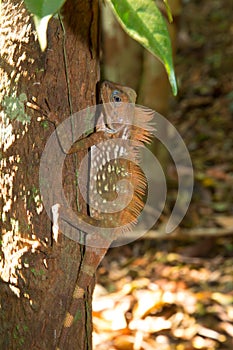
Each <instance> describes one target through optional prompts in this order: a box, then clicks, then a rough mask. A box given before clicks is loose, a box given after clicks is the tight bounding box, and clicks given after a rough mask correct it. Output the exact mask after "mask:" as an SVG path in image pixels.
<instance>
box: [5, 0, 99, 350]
mask: <svg viewBox="0 0 233 350" xmlns="http://www.w3.org/2000/svg"><path fill="white" fill-rule="evenodd" d="M62 22H63V23H61V21H60V20H59V19H52V20H51V22H50V24H49V28H48V47H47V49H46V51H45V52H44V53H42V52H41V51H40V49H39V45H38V41H37V40H36V34H35V31H34V25H33V22H32V18H31V17H30V16H29V14H28V12H27V11H26V9H25V8H24V6H23V3H22V2H21V1H20V2H19V1H16V0H7V1H4V2H3V3H2V19H1V36H0V38H1V39H0V40H1V67H0V68H1V70H0V80H1V91H0V94H1V95H0V99H1V124H2V126H1V136H2V152H3V154H2V157H1V173H2V175H1V191H2V196H0V198H1V203H0V204H1V207H0V208H1V219H2V223H1V229H2V230H1V237H0V243H1V253H0V276H1V279H0V349H2V350H5V349H6V350H9V349H17V350H18V349H25V350H26V349H30V350H31V349H44V350H45V349H46V350H48V349H55V344H56V340H57V337H58V336H59V333H60V330H61V327H62V323H63V318H64V315H65V310H66V308H67V306H68V304H69V300H70V298H71V295H72V292H73V290H72V289H73V286H74V284H75V281H76V278H77V273H78V269H79V265H80V260H81V256H82V247H81V246H79V245H78V244H77V243H76V242H73V241H71V240H69V239H68V238H66V237H65V236H62V239H61V240H60V243H59V244H56V243H54V242H52V239H51V222H50V220H49V218H48V217H47V215H46V213H45V210H44V209H43V206H42V205H41V199H40V192H39V179H38V171H39V164H40V156H41V153H42V152H43V149H44V145H45V143H46V140H47V138H48V137H49V135H50V134H51V132H53V130H54V126H53V124H52V123H51V122H48V121H46V120H47V119H50V120H56V121H57V122H61V121H62V120H64V119H65V118H67V117H68V116H69V115H70V114H71V113H72V112H76V111H78V110H80V109H82V108H85V107H87V106H88V105H89V106H90V105H93V104H95V103H96V84H97V82H98V79H99V70H98V1H97V0H92V1H86V0H77V1H72V0H68V1H67V2H66V4H65V6H64V8H63V11H62ZM63 26H64V28H65V32H64V30H63V29H64V28H63ZM12 101H13V102H14V104H12V103H11V102H12ZM14 105H17V110H18V111H19V112H17V113H16V114H15V113H14ZM36 106H37V107H36ZM21 107H22V109H20V108H21ZM26 115H27V116H29V117H30V118H31V122H30V123H22V122H21V121H19V120H22V119H24V120H25V118H26ZM13 116H14V117H13ZM12 119H14V120H12ZM75 167H76V162H75V160H74V159H73V158H72V157H68V159H67V161H66V163H65V166H64V188H65V191H66V193H67V196H69V200H70V203H72V205H73V207H75V203H76V190H75V175H74V173H75ZM82 207H83V208H84V209H85V205H84V203H83V204H82ZM92 287H93V286H92ZM91 294H92V288H90V291H88V293H87V294H86V299H85V300H83V301H82V303H81V305H80V321H79V322H77V324H76V327H74V330H73V333H71V335H70V337H69V341H68V344H67V349H71V350H72V349H80V350H82V349H90V348H91Z"/></svg>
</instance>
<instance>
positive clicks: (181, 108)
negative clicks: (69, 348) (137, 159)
mask: <svg viewBox="0 0 233 350" xmlns="http://www.w3.org/2000/svg"><path fill="white" fill-rule="evenodd" d="M168 2H169V5H170V7H171V11H172V14H173V22H172V23H171V24H168V28H169V32H170V35H171V41H172V47H173V56H174V65H175V71H176V76H177V80H178V88H179V90H178V96H177V97H176V98H175V97H173V96H172V94H171V88H170V86H169V82H168V79H167V75H166V72H165V69H164V68H163V66H162V64H161V63H160V62H159V61H158V60H156V58H154V57H153V56H152V55H151V54H150V53H148V52H147V51H146V50H144V49H143V48H142V47H141V46H140V45H139V44H138V43H136V42H135V41H134V40H133V39H131V38H129V36H128V35H127V34H126V33H125V32H124V31H123V30H122V29H121V27H120V25H119V24H118V23H117V21H116V20H115V18H114V16H113V14H112V12H111V11H110V9H109V8H108V7H107V5H106V4H103V5H102V76H103V77H104V79H107V80H111V81H115V82H118V83H120V84H123V85H127V86H130V87H132V88H134V89H135V90H136V91H137V94H138V100H137V103H138V104H142V105H145V106H147V107H150V108H152V109H154V110H156V111H157V112H159V113H161V114H162V115H163V116H165V117H166V118H167V119H168V120H169V121H170V122H171V123H172V124H173V125H174V126H175V127H176V128H177V130H178V132H179V133H180V135H181V136H182V138H183V140H184V141H185V144H186V146H187V148H188V150H189V152H190V155H191V159H192V162H193V167H194V176H195V186H194V192H193V198H192V202H191V205H190V207H189V210H188V212H187V214H186V216H185V218H184V220H183V221H182V223H181V224H180V226H179V228H177V229H176V231H175V232H174V233H172V234H171V235H167V236H165V235H164V234H163V232H162V231H163V226H164V224H165V223H166V222H167V219H168V218H169V215H170V213H171V210H172V208H173V205H174V202H175V200H176V195H177V174H176V169H175V165H174V164H173V162H172V161H171V159H170V156H169V154H168V152H167V151H166V150H165V149H164V147H163V146H162V145H161V144H160V143H159V142H158V141H155V142H154V143H153V145H152V146H151V149H152V150H153V152H154V153H155V154H156V156H157V157H158V159H159V161H160V164H161V165H162V166H163V169H164V172H165V174H166V177H167V185H168V195H167V201H166V205H165V209H164V211H163V213H162V215H161V217H160V219H159V222H158V223H157V224H156V226H155V227H154V228H153V230H151V231H150V232H149V233H148V234H146V235H145V236H144V237H143V238H142V239H140V240H138V241H136V242H134V243H132V244H129V245H127V246H123V247H120V248H114V249H111V250H110V251H109V253H108V255H107V257H106V258H105V259H104V261H103V263H102V265H101V267H100V268H99V272H98V284H97V286H96V289H95V298H94V302H93V317H94V335H93V341H94V348H95V349H96V350H105V349H108V350H109V349H110V350H116V349H117V350H118V349H119V350H152V349H159V350H171V349H172V350H173V349H176V350H191V349H206V350H215V349H221V350H230V349H232V348H233V340H232V339H233V240H232V237H233V74H232V71H233V59H232V57H233V40H232V39H233V24H232V13H233V3H232V0H206V1H201V0H184V1H181V0H170V1H168ZM156 3H157V4H158V6H159V7H160V9H161V11H162V13H163V14H164V18H165V19H166V10H165V7H164V3H163V1H156ZM166 20H167V19H166ZM167 23H168V21H167ZM168 132H169V130H164V133H165V135H166V133H168Z"/></svg>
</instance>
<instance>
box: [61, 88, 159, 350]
mask: <svg viewBox="0 0 233 350" xmlns="http://www.w3.org/2000/svg"><path fill="white" fill-rule="evenodd" d="M100 97H101V100H102V103H103V108H102V112H101V113H100V115H99V116H98V119H97V123H96V127H95V130H94V132H93V133H91V134H90V135H89V136H86V137H84V138H81V139H79V140H77V141H76V142H75V143H74V144H73V145H72V147H71V149H70V150H69V152H68V154H72V153H76V152H78V151H79V150H83V149H89V150H90V153H91V161H90V166H89V178H90V179H89V189H88V192H89V216H87V217H85V216H84V215H83V214H80V215H79V216H80V218H81V219H82V220H85V221H86V222H88V223H90V224H91V225H92V226H93V230H95V239H96V237H98V246H95V244H93V236H92V235H91V234H87V235H86V242H85V243H86V250H85V254H84V257H83V261H82V264H81V268H80V271H79V275H78V278H77V282H76V286H75V288H74V292H73V297H72V300H71V304H70V307H69V309H68V310H69V311H67V312H66V316H65V320H64V323H63V326H62V330H61V333H60V337H59V340H58V344H57V348H56V350H65V345H66V339H67V336H68V333H69V329H70V327H71V326H72V325H73V324H74V319H75V314H76V313H77V311H78V310H77V306H78V305H79V299H82V298H83V296H84V293H85V289H86V288H87V286H88V285H89V284H90V282H91V280H92V278H93V276H94V274H95V272H96V269H97V267H98V265H99V264H100V262H101V261H102V259H103V257H104V256H105V254H106V252H107V250H108V248H109V246H110V245H111V243H112V242H113V241H114V240H115V239H117V238H119V237H120V236H121V235H123V234H124V233H125V232H127V231H130V230H132V228H133V226H134V224H135V223H136V222H137V217H138V215H139V214H140V212H141V210H142V209H143V206H144V204H143V196H144V195H145V193H146V179H145V175H144V173H143V172H142V171H141V169H140V167H139V156H138V150H139V148H140V147H142V146H143V145H144V143H149V142H150V140H151V139H152V136H153V130H154V128H153V126H152V125H151V121H152V118H153V116H154V111H152V110H151V109H148V108H145V107H141V106H136V105H135V102H136V93H135V91H134V90H133V89H131V88H129V87H125V86H122V85H119V84H115V83H111V82H108V81H105V82H103V83H102V85H101V89H100ZM132 189H133V190H132ZM122 206H123V208H122ZM101 228H111V229H112V230H111V233H110V234H109V236H107V235H106V234H101ZM96 231H97V234H96ZM98 231H99V234H98Z"/></svg>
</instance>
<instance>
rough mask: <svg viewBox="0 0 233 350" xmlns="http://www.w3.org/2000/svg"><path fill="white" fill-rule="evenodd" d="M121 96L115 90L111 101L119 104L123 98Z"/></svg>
mask: <svg viewBox="0 0 233 350" xmlns="http://www.w3.org/2000/svg"><path fill="white" fill-rule="evenodd" d="M119 94H120V91H118V90H114V91H113V92H112V94H111V100H112V101H113V102H117V103H119V102H121V97H120V96H119Z"/></svg>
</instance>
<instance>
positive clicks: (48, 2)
mask: <svg viewBox="0 0 233 350" xmlns="http://www.w3.org/2000/svg"><path fill="white" fill-rule="evenodd" d="M65 1H66V0H24V2H25V5H26V7H27V9H28V11H29V12H31V13H32V14H33V17H34V23H35V27H36V31H37V35H38V40H39V44H40V47H41V50H42V51H44V50H45V48H46V46H47V36H46V34H47V28H48V23H49V20H50V18H51V17H52V16H53V15H54V14H55V13H56V12H58V11H59V10H60V8H61V7H62V5H63V4H64V3H65Z"/></svg>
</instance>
